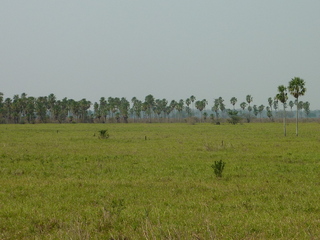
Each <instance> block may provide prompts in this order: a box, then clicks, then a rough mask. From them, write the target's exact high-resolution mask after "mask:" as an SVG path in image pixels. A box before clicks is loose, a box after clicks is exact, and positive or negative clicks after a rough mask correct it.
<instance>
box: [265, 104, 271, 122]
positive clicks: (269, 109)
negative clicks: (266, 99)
mask: <svg viewBox="0 0 320 240" xmlns="http://www.w3.org/2000/svg"><path fill="white" fill-rule="evenodd" d="M266 109H267V116H268V118H269V119H270V120H272V112H271V108H270V107H269V106H268V107H267V108H266Z"/></svg>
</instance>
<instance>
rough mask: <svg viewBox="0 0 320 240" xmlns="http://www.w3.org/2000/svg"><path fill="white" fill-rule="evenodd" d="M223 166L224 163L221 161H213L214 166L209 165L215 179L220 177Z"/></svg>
mask: <svg viewBox="0 0 320 240" xmlns="http://www.w3.org/2000/svg"><path fill="white" fill-rule="evenodd" d="M225 165H226V163H225V162H223V161H222V160H220V161H214V164H213V165H211V167H212V168H213V170H214V174H215V175H216V177H222V172H223V169H224V166H225Z"/></svg>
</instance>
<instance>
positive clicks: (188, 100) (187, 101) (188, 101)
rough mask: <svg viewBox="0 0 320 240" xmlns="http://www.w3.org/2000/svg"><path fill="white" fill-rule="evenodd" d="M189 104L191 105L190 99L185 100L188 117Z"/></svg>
mask: <svg viewBox="0 0 320 240" xmlns="http://www.w3.org/2000/svg"><path fill="white" fill-rule="evenodd" d="M190 104H191V100H190V98H187V99H186V105H187V106H186V112H187V114H188V116H189V117H190V116H191V108H190Z"/></svg>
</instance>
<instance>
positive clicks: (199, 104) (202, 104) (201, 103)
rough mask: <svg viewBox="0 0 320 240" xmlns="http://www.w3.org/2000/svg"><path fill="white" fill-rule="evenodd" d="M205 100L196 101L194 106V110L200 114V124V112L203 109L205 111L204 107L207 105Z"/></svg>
mask: <svg viewBox="0 0 320 240" xmlns="http://www.w3.org/2000/svg"><path fill="white" fill-rule="evenodd" d="M207 103H208V102H207V100H206V99H203V100H202V101H199V100H198V101H196V103H195V105H196V108H197V109H198V110H199V112H200V122H201V119H202V111H203V109H205V107H206V105H207Z"/></svg>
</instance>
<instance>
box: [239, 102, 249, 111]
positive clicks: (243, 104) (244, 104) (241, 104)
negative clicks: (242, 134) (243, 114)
mask: <svg viewBox="0 0 320 240" xmlns="http://www.w3.org/2000/svg"><path fill="white" fill-rule="evenodd" d="M247 106H248V105H247V103H246V102H242V103H240V107H241V108H242V110H243V111H244V110H245V109H246V107H247Z"/></svg>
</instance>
